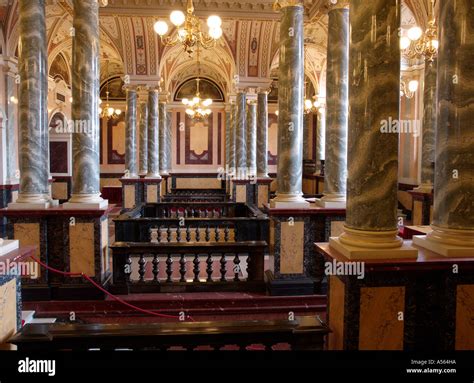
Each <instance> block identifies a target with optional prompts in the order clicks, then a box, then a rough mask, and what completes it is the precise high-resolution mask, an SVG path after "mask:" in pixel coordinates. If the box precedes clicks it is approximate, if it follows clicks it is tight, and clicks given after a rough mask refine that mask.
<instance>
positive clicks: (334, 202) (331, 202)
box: [315, 194, 346, 209]
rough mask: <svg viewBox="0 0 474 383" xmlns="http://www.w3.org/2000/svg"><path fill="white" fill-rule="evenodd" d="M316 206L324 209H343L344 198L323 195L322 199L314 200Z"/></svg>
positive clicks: (344, 206) (344, 205)
mask: <svg viewBox="0 0 474 383" xmlns="http://www.w3.org/2000/svg"><path fill="white" fill-rule="evenodd" d="M315 203H316V205H317V206H319V207H323V208H326V209H345V208H346V198H345V196H341V195H337V194H335V195H331V194H328V195H325V196H324V197H323V198H319V199H316V201H315Z"/></svg>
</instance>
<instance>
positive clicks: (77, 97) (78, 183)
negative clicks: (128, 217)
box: [70, 0, 103, 203]
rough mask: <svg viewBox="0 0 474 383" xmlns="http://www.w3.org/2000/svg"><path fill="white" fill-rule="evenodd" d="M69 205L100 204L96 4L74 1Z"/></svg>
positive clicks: (92, 1) (101, 201)
mask: <svg viewBox="0 0 474 383" xmlns="http://www.w3.org/2000/svg"><path fill="white" fill-rule="evenodd" d="M73 4H74V21H73V28H74V37H73V44H72V97H73V103H72V120H73V122H74V127H75V129H74V133H73V135H72V156H73V169H72V184H73V185H72V197H71V200H70V202H72V203H103V200H102V198H101V197H100V167H99V153H100V151H99V143H100V140H99V133H100V130H99V117H98V112H99V78H100V70H99V4H98V1H97V0H74V1H73Z"/></svg>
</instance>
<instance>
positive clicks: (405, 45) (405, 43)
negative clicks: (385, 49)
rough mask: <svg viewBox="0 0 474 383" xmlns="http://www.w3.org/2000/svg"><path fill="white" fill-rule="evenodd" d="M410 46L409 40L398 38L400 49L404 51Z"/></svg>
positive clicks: (403, 37) (404, 37)
mask: <svg viewBox="0 0 474 383" xmlns="http://www.w3.org/2000/svg"><path fill="white" fill-rule="evenodd" d="M409 46H410V39H409V38H408V37H406V36H402V37H400V49H402V50H405V49H407V48H408V47H409Z"/></svg>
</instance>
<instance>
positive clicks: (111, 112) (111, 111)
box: [107, 107, 115, 116]
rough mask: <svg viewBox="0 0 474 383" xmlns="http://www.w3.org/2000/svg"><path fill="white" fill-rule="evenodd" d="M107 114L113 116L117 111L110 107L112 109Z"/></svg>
mask: <svg viewBox="0 0 474 383" xmlns="http://www.w3.org/2000/svg"><path fill="white" fill-rule="evenodd" d="M107 112H108V113H109V116H111V115H112V114H114V112H115V109H114V108H112V107H110V108H108V109H107Z"/></svg>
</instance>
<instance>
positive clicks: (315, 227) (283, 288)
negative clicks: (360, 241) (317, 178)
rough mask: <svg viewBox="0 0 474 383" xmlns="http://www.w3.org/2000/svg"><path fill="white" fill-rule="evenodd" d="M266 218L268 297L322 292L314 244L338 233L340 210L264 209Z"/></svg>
mask: <svg viewBox="0 0 474 383" xmlns="http://www.w3.org/2000/svg"><path fill="white" fill-rule="evenodd" d="M264 212H265V213H266V214H267V215H268V216H269V217H270V219H271V221H270V254H271V256H273V262H270V264H271V268H270V270H269V273H268V276H269V284H268V288H269V291H270V293H271V294H272V295H298V294H303V295H310V294H314V293H322V292H324V290H325V280H324V275H323V272H324V268H323V265H322V261H323V259H322V257H321V256H320V255H318V254H317V253H316V252H315V250H314V246H313V244H314V242H318V241H327V240H329V237H330V236H331V235H337V234H339V232H341V231H342V225H343V222H344V220H345V210H344V209H321V208H316V207H314V204H310V208H309V209H308V208H305V209H293V210H289V209H274V208H268V205H267V207H266V208H265V209H264Z"/></svg>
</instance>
